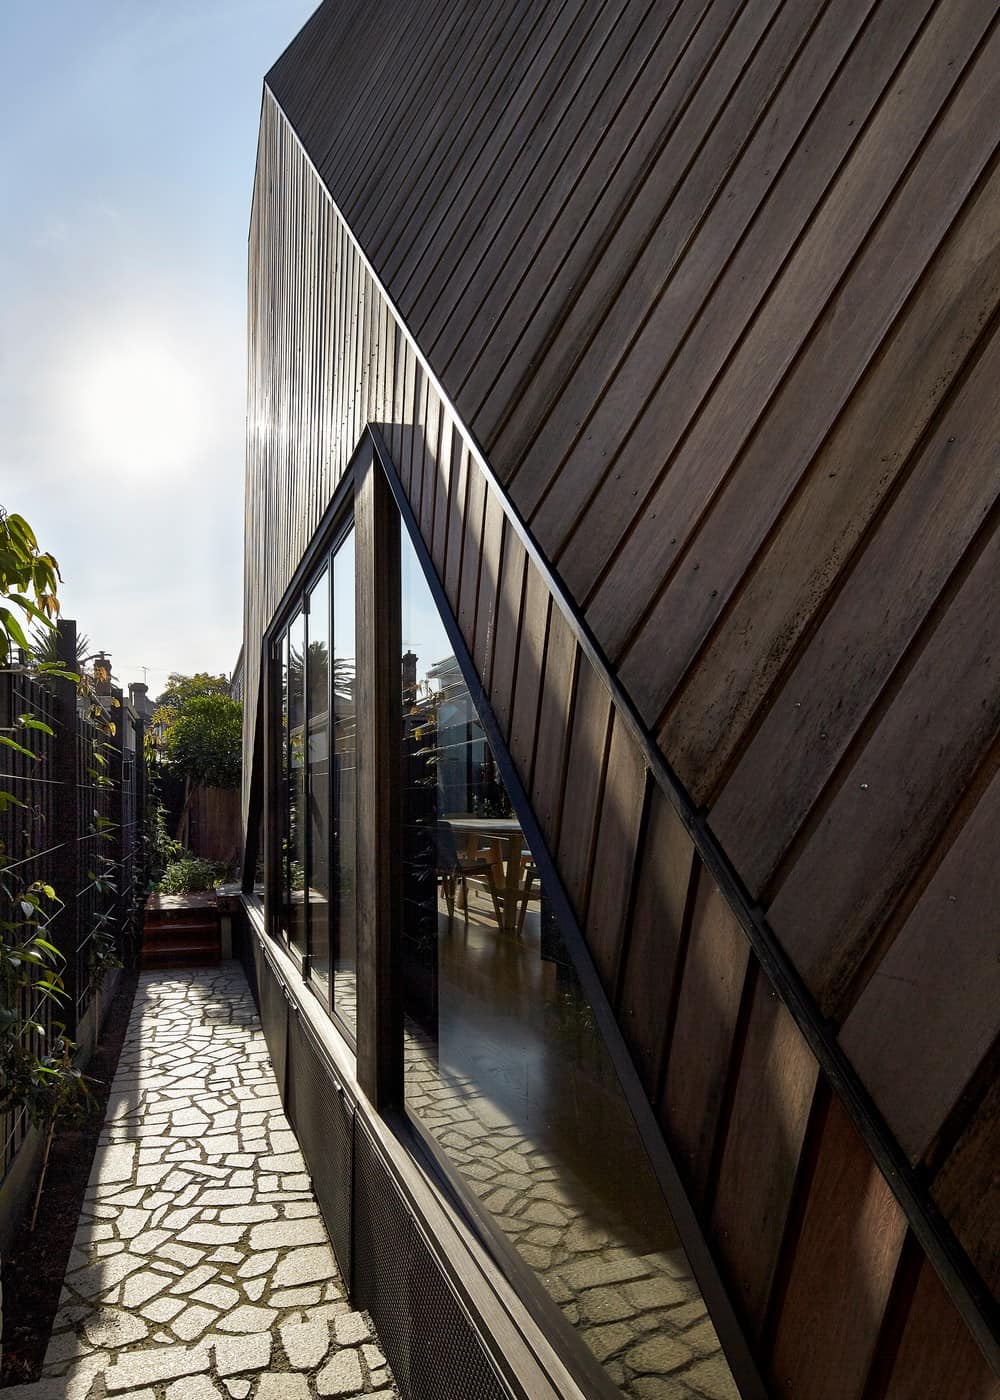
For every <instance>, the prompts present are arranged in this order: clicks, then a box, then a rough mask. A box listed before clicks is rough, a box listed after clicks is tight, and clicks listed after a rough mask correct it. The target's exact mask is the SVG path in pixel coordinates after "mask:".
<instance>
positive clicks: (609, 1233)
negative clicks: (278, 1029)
mask: <svg viewBox="0 0 1000 1400" xmlns="http://www.w3.org/2000/svg"><path fill="white" fill-rule="evenodd" d="M402 639H403V655H402V677H401V680H402V727H403V751H402V774H401V779H402V780H401V793H402V811H401V820H402V865H403V917H402V970H403V998H404V1015H405V1048H404V1055H405V1088H404V1095H405V1104H406V1108H407V1111H408V1112H409V1113H410V1115H411V1116H412V1117H413V1118H415V1119H416V1120H417V1121H418V1122H419V1123H420V1124H421V1125H422V1127H423V1128H424V1129H425V1130H426V1131H427V1132H428V1133H429V1134H430V1135H431V1136H432V1137H433V1138H434V1140H435V1141H436V1143H437V1144H438V1146H439V1147H440V1148H441V1149H442V1150H443V1152H444V1153H445V1154H446V1155H447V1157H448V1158H449V1160H450V1161H451V1163H452V1164H453V1166H454V1167H455V1168H456V1170H457V1171H458V1173H459V1174H460V1175H461V1176H462V1177H463V1179H464V1180H465V1182H466V1184H467V1186H468V1187H469V1188H470V1189H471V1190H472V1191H473V1192H474V1193H475V1195H476V1196H477V1197H478V1198H479V1199H480V1201H481V1203H482V1205H483V1206H484V1207H485V1209H486V1210H487V1211H488V1212H489V1214H490V1215H491V1217H492V1220H493V1222H494V1224H495V1225H496V1226H497V1227H498V1228H499V1229H500V1230H501V1231H502V1232H503V1233H504V1234H505V1235H506V1236H507V1237H508V1238H509V1239H510V1241H511V1242H512V1243H513V1244H514V1246H515V1247H516V1249H517V1251H518V1253H519V1254H520V1256H521V1258H522V1260H523V1261H524V1262H525V1263H526V1264H528V1265H529V1266H530V1268H531V1269H532V1270H533V1271H534V1272H535V1274H536V1276H537V1277H538V1279H539V1280H540V1282H541V1283H542V1285H543V1286H544V1288H545V1289H546V1290H547V1292H548V1293H549V1296H550V1297H551V1298H552V1300H553V1301H554V1302H555V1303H556V1304H557V1305H558V1306H559V1307H560V1308H561V1309H562V1311H563V1314H564V1315H565V1317H566V1318H567V1320H568V1321H569V1322H570V1323H571V1324H573V1325H574V1326H575V1327H576V1328H577V1329H578V1331H579V1334H580V1336H581V1337H582V1338H583V1340H584V1341H585V1342H586V1343H587V1345H588V1346H589V1347H590V1349H591V1352H592V1354H593V1356H594V1357H595V1358H596V1361H597V1362H599V1363H601V1365H603V1368H604V1371H605V1374H606V1377H607V1382H608V1388H609V1389H613V1388H614V1387H617V1388H618V1389H619V1390H620V1391H621V1392H622V1393H623V1394H625V1395H629V1396H636V1397H652V1396H676V1397H678V1400H679V1398H680V1397H691V1396H697V1395H702V1394H704V1395H711V1396H713V1397H716V1400H723V1397H729V1396H731V1397H733V1400H737V1397H738V1392H737V1390H736V1388H735V1385H734V1384H733V1382H732V1379H731V1377H730V1375H729V1371H728V1367H727V1366H726V1363H725V1360H724V1358H723V1356H722V1352H721V1350H720V1347H719V1343H718V1339H717V1337H716V1335H715V1332H714V1329H713V1328H712V1325H711V1323H710V1322H709V1320H708V1317H707V1313H706V1310H705V1306H704V1303H703V1301H702V1299H701V1295H700V1293H699V1290H698V1287H697V1285H696V1283H695V1281H694V1279H693V1277H692V1276H691V1273H690V1270H689V1268H688V1264H687V1259H686V1257H685V1255H684V1253H683V1251H682V1250H681V1248H680V1245H679V1242H678V1239H677V1236H676V1233H675V1230H674V1227H673V1223H672V1221H671V1219H670V1216H669V1214H668V1212H667V1209H666V1204H665V1202H664V1199H663V1196H662V1193H661V1191H660V1188H659V1185H658V1183H657V1181H656V1179H655V1177H654V1175H653V1172H652V1169H651V1167H650V1165H649V1161H648V1158H647V1156H646V1153H645V1150H644V1148H643V1146H642V1143H641V1140H640V1138H639V1135H638V1131H637V1129H636V1127H635V1123H634V1120H633V1119H632V1116H631V1114H630V1111H629V1109H628V1106H627V1104H626V1101H625V1098H624V1095H623V1093H622V1090H621V1086H620V1083H619V1081H618V1078H617V1075H616V1073H615V1070H614V1067H613V1065H612V1063H611V1059H610V1056H609V1054H608V1052H607V1049H606V1046H605V1044H604V1041H603V1038H602V1036H601V1035H600V1033H599V1031H598V1028H597V1025H596V1021H595V1018H594V1014H593V1010H592V1007H591V1006H590V1003H589V1001H588V1000H587V998H586V996H585V994H584V992H583V988H582V987H581V985H580V982H579V979H578V977H577V975H576V971H575V969H574V966H573V963H572V961H571V959H570V958H569V956H568V954H567V951H566V947H565V944H564V941H563V938H562V935H561V931H560V929H559V925H558V923H557V921H556V919H555V917H554V915H553V912H552V909H551V906H550V904H549V902H548V900H547V898H546V894H545V890H544V888H543V886H542V883H541V875H540V870H539V866H538V864H537V862H536V860H535V858H534V855H533V853H532V851H531V849H530V847H529V845H528V843H527V841H526V840H525V838H524V835H523V833H522V831H521V827H520V825H519V823H518V821H517V818H516V815H515V813H514V811H513V808H512V805H511V802H510V799H509V797H508V796H507V793H506V792H505V790H504V787H503V784H502V782H501V779H500V776H499V773H498V771H497V765H496V762H495V759H494V756H493V754H492V752H491V750H490V747H489V744H488V743H487V740H486V737H485V733H484V731H483V728H482V724H481V722H480V720H479V717H478V714H477V712H476V710H475V707H474V705H473V703H472V699H471V696H470V695H469V692H468V690H467V688H466V686H465V683H464V681H463V679H462V675H461V671H460V669H459V666H458V663H457V661H456V659H455V657H454V656H453V655H452V653H451V647H450V644H449V642H448V640H447V634H446V633H445V631H444V628H443V626H442V623H441V620H440V617H439V615H438V613H437V610H436V607H435V605H434V602H433V599H432V597H431V594H430V591H429V589H428V587H427V584H426V581H425V579H424V577H423V573H422V571H421V568H420V565H419V562H418V560H417V558H416V556H415V554H414V552H413V549H412V546H411V544H410V542H409V538H408V536H407V533H406V531H405V529H404V530H403V532H402Z"/></svg>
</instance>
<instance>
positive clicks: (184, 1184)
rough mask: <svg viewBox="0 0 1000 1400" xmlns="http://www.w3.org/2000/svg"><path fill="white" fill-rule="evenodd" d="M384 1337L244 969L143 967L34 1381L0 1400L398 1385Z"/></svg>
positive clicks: (387, 1391)
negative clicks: (292, 1108) (307, 1149)
mask: <svg viewBox="0 0 1000 1400" xmlns="http://www.w3.org/2000/svg"><path fill="white" fill-rule="evenodd" d="M377 1342H378V1339H377V1338H376V1337H375V1336H374V1334H373V1333H372V1330H371V1325H370V1322H369V1320H368V1318H367V1317H366V1315H365V1314H363V1313H357V1312H354V1311H353V1310H352V1308H351V1305H350V1303H349V1302H348V1300H347V1297H346V1294H345V1290H344V1287H343V1283H342V1280H341V1278H340V1275H339V1273H338V1271H337V1265H336V1261H335V1259H334V1255H333V1251H332V1249H331V1248H330V1244H329V1241H328V1239H327V1235H326V1230H325V1227H324V1225H323V1221H322V1218H321V1217H320V1214H319V1209H318V1207H317V1205H316V1200H315V1197H314V1196H313V1194H312V1190H311V1187H310V1182H309V1177H308V1175H307V1174H306V1170H305V1163H304V1161H303V1159H302V1157H301V1155H300V1153H299V1150H298V1145H297V1143H296V1140H295V1136H294V1134H293V1133H292V1131H291V1128H290V1126H289V1124H288V1121H287V1119H286V1118H285V1116H284V1114H283V1113H282V1111H281V1101H280V1098H279V1096H278V1091H277V1086H276V1084H275V1081H274V1076H273V1074H272V1072H271V1065H270V1061H269V1060H268V1055H267V1046H266V1044H265V1042H264V1037H263V1035H262V1033H261V1030H260V1025H259V1023H258V1020H257V1014H256V1010H255V1008H254V1004H253V999H252V997H251V995H250V991H249V988H248V987H247V984H246V981H245V979H244V977H243V973H242V970H241V969H240V968H239V966H238V965H237V964H236V963H227V964H225V965H224V966H223V967H221V968H217V969H216V968H213V969H204V970H202V969H199V970H193V971H190V972H169V973H165V972H158V973H146V974H143V976H142V977H141V978H140V981H139V989H138V991H137V993H136V999H135V1005H134V1008H133V1011H132V1018H131V1021H130V1023H129V1029H128V1035H127V1037H126V1041H125V1045H124V1047H123V1049H122V1056H121V1060H120V1062H119V1065H118V1072H117V1074H116V1075H115V1081H114V1085H113V1086H112V1092H111V1096H110V1099H109V1101H108V1109H107V1117H106V1120H105V1125H104V1130H103V1132H102V1136H101V1139H100V1142H99V1145H98V1149H97V1155H96V1157H95V1160H94V1167H93V1171H92V1172H91V1176H90V1181H89V1184H88V1186H87V1190H86V1195H85V1199H84V1205H83V1211H82V1213H81V1216H80V1223H79V1227H78V1229H77V1234H76V1239H75V1241H74V1247H73V1250H72V1253H71V1255H70V1261H69V1265H68V1268H67V1272H66V1278H65V1282H64V1287H63V1291H62V1296H61V1298H60V1306H59V1312H58V1313H57V1315H56V1319H55V1323H54V1327H53V1333H52V1338H51V1341H50V1343H49V1347H48V1350H47V1352H46V1356H45V1365H44V1368H43V1372H42V1377H43V1378H42V1379H41V1380H40V1381H38V1382H35V1383H34V1384H32V1385H26V1386H14V1387H12V1388H10V1389H9V1390H6V1391H4V1400H7V1397H8V1396H9V1397H10V1400H103V1397H105V1396H107V1397H110V1400H209V1397H216V1396H218V1397H221V1400H229V1397H232V1400H313V1397H317V1396H325V1395H347V1396H351V1395H362V1394H367V1395H374V1394H378V1395H379V1396H382V1395H385V1396H387V1397H388V1396H395V1395H396V1391H395V1390H394V1389H392V1388H391V1386H392V1380H391V1377H390V1376H389V1375H388V1372H387V1371H386V1369H385V1361H384V1358H383V1356H382V1353H381V1351H380V1350H379V1348H378V1345H377ZM387 1387H389V1388H387Z"/></svg>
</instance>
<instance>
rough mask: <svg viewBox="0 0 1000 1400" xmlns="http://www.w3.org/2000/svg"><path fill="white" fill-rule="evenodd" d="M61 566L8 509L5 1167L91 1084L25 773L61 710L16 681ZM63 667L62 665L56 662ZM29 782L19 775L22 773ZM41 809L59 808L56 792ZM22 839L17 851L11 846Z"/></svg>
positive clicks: (0, 949)
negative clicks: (37, 704) (33, 697)
mask: <svg viewBox="0 0 1000 1400" xmlns="http://www.w3.org/2000/svg"><path fill="white" fill-rule="evenodd" d="M58 583H59V566H58V564H57V563H56V560H55V559H54V557H53V556H52V555H51V554H47V553H44V552H43V551H42V550H41V549H40V548H39V546H38V541H37V539H36V538H35V534H34V531H33V530H32V529H31V526H30V525H29V524H28V522H27V521H26V520H25V519H24V518H23V517H22V516H20V515H15V514H12V513H8V512H7V511H5V510H3V509H2V508H0V668H2V669H3V672H4V677H3V679H4V681H5V685H4V688H3V700H4V703H3V707H2V710H3V712H2V714H0V760H2V762H0V818H5V819H6V820H5V821H4V827H5V830H6V832H8V833H12V832H13V833H16V836H17V838H18V839H16V840H15V841H14V842H11V840H10V839H9V836H7V837H5V839H3V840H2V841H0V1110H3V1111H4V1117H5V1122H6V1126H7V1132H6V1134H5V1138H6V1140H5V1142H4V1144H3V1146H4V1158H5V1161H4V1165H6V1159H7V1158H8V1155H9V1153H10V1152H11V1150H12V1149H13V1148H14V1147H15V1146H16V1142H17V1140H18V1138H19V1136H20V1135H21V1133H22V1132H23V1123H24V1119H25V1118H27V1119H28V1120H29V1121H30V1122H33V1123H37V1124H42V1123H44V1122H46V1121H47V1122H49V1123H53V1124H54V1122H55V1119H56V1117H57V1116H59V1115H60V1114H66V1113H71V1112H76V1111H77V1110H78V1106H79V1105H80V1103H81V1101H82V1099H83V1097H84V1095H85V1092H86V1086H85V1084H84V1081H83V1077H82V1076H81V1074H80V1073H79V1071H78V1070H77V1069H76V1068H75V1067H74V1066H73V1064H72V1058H71V1056H72V1049H73V1047H72V1045H71V1044H70V1043H69V1042H68V1041H67V1040H66V1039H65V1037H64V1036H63V1035H62V1034H61V1030H62V1027H61V1026H60V1024H59V1023H58V1022H56V1021H55V1020H54V1018H53V1015H52V1009H53V1006H54V1005H58V1004H61V1002H62V1000H63V997H64V992H65V984H64V981H63V976H62V970H63V966H64V962H65V959H64V958H63V956H62V954H61V953H60V951H59V949H58V948H57V947H56V945H55V944H54V943H53V942H52V941H51V939H50V938H49V937H48V936H47V935H48V933H49V929H50V925H51V924H52V922H53V920H54V919H55V918H56V917H57V915H58V913H59V911H60V909H61V908H62V900H61V899H60V897H59V895H58V893H57V891H56V889H55V887H54V886H53V885H52V884H51V883H50V882H49V881H48V880H46V879H45V878H44V875H43V874H40V873H39V864H40V863H39V861H38V860H37V855H38V851H37V849H36V847H37V843H38V842H39V840H41V841H42V842H44V841H45V840H46V839H47V833H46V832H45V831H44V829H43V830H36V828H37V827H39V826H40V825H42V826H43V827H44V822H43V823H41V824H40V823H39V821H38V811H37V807H36V805H35V804H33V803H31V802H30V801H28V800H27V798H26V796H25V795H19V790H20V793H22V794H23V793H24V791H25V789H24V783H23V779H24V777H25V774H26V772H27V769H28V767H29V765H30V766H34V765H35V764H37V763H38V762H39V761H40V760H41V759H42V758H44V757H46V756H47V754H48V752H50V751H51V746H52V741H53V740H54V739H55V733H56V731H55V728H54V727H53V722H54V721H55V720H56V716H55V714H54V710H53V708H52V707H50V706H49V705H48V704H47V703H46V697H41V698H42V708H43V710H44V711H45V717H42V716H40V715H39V714H38V713H36V712H35V711H34V710H33V709H31V708H28V707H27V706H26V705H25V706H24V707H23V708H22V706H21V705H19V704H17V703H15V702H17V701H19V700H21V701H23V700H24V698H25V694H26V683H22V685H21V686H18V684H17V683H16V681H15V674H16V669H19V668H15V667H14V666H13V664H12V663H13V662H14V659H15V648H17V649H18V650H19V652H20V653H21V656H20V657H19V658H18V659H19V660H22V659H23V658H24V657H26V656H29V655H31V654H32V650H33V649H32V646H31V643H30V641H29V638H28V629H29V627H30V625H31V623H32V622H36V623H38V624H40V625H41V626H42V628H44V629H46V630H51V629H53V628H54V626H55V619H56V617H57V616H58V613H59V602H58V597H57V588H58ZM49 669H50V670H51V671H52V672H53V673H58V671H59V668H58V666H57V665H52V666H51V667H50V668H49ZM19 780H21V781H19ZM40 805H41V807H42V808H43V809H45V808H49V807H51V806H52V798H51V794H49V795H47V797H43V799H42V801H41V804H40ZM12 844H13V846H14V847H15V849H14V850H13V851H12V850H11V849H10V847H11V845H12Z"/></svg>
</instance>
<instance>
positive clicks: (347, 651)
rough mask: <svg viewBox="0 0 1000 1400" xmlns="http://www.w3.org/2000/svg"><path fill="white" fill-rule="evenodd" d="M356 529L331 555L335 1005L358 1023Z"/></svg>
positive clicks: (346, 1019) (347, 1020)
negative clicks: (355, 684) (355, 703)
mask: <svg viewBox="0 0 1000 1400" xmlns="http://www.w3.org/2000/svg"><path fill="white" fill-rule="evenodd" d="M354 673H355V645H354V531H353V529H352V530H351V531H350V533H349V534H348V535H347V536H346V537H345V538H344V540H343V541H342V543H341V545H340V547H339V548H338V550H337V552H336V554H335V555H334V556H333V820H334V837H335V847H334V899H335V901H336V910H335V926H336V950H337V951H336V964H335V971H334V977H333V1008H334V1010H335V1011H336V1012H337V1015H338V1016H340V1018H341V1019H342V1020H343V1021H344V1023H345V1024H346V1025H347V1027H348V1028H349V1029H350V1030H351V1031H352V1032H353V1031H354V1030H355V1027H356V1025H357V1000H358V998H357V966H358V963H357V958H358V934H357V904H356V881H355V869H356V849H357V848H356V840H355V821H356V813H357V767H358V745H357V721H356V715H355V705H354Z"/></svg>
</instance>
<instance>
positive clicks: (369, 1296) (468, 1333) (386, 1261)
mask: <svg viewBox="0 0 1000 1400" xmlns="http://www.w3.org/2000/svg"><path fill="white" fill-rule="evenodd" d="M354 1169H355V1170H354V1192H355V1194H354V1208H355V1220H354V1241H355V1269H354V1297H355V1302H356V1304H357V1305H358V1306H359V1307H363V1308H367V1309H368V1311H369V1312H370V1313H371V1315H372V1319H373V1320H374V1323H375V1327H376V1330H377V1331H378V1333H379V1336H380V1338H381V1340H382V1345H383V1347H384V1349H385V1353H386V1356H387V1357H388V1360H389V1364H390V1365H391V1366H392V1369H393V1374H394V1375H395V1377H396V1381H397V1383H398V1385H399V1388H400V1392H401V1394H402V1395H403V1396H405V1397H406V1400H509V1397H510V1396H511V1394H512V1392H511V1391H510V1389H509V1388H508V1387H507V1386H506V1385H505V1384H504V1382H503V1381H502V1379H501V1378H500V1376H499V1375H498V1374H497V1372H496V1371H495V1369H494V1367H493V1364H492V1362H491V1361H490V1359H489V1357H488V1355H487V1353H486V1351H485V1349H484V1347H483V1345H482V1343H481V1341H480V1339H479V1337H478V1335H477V1333H476V1330H475V1328H474V1327H473V1326H472V1323H471V1322H470V1321H469V1319H468V1317H467V1316H466V1314H465V1311H464V1310H463V1308H462V1306H461V1304H460V1303H459V1301H458V1298H457V1297H456V1296H455V1293H454V1291H453V1289H452V1287H451V1285H450V1283H449V1282H448V1279H447V1277H446V1276H445V1274H444V1272H443V1271H442V1269H441V1267H440V1266H439V1264H438V1263H437V1261H436V1259H435V1258H434V1256H433V1255H432V1253H431V1251H430V1250H429V1249H428V1247H427V1245H426V1244H425V1242H424V1240H423V1238H422V1236H421V1234H420V1232H419V1230H418V1229H417V1227H416V1224H415V1222H414V1219H413V1216H412V1215H411V1214H410V1211H409V1209H408V1207H407V1205H406V1203H405V1201H404V1200H403V1197H402V1196H401V1194H400V1192H399V1190H398V1188H397V1187H396V1184H395V1182H394V1181H393V1180H392V1178H391V1176H390V1175H389V1173H388V1172H387V1170H386V1168H385V1167H384V1166H383V1164H382V1162H381V1161H380V1159H379V1157H378V1155H377V1153H376V1150H375V1146H374V1144H373V1142H372V1140H371V1138H370V1136H369V1134H368V1132H367V1130H366V1129H365V1127H364V1125H363V1123H362V1122H361V1121H360V1120H358V1121H357V1122H356V1124H355V1157H354Z"/></svg>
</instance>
